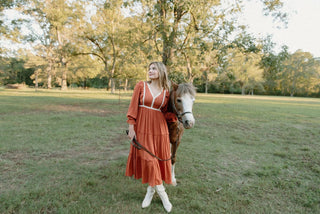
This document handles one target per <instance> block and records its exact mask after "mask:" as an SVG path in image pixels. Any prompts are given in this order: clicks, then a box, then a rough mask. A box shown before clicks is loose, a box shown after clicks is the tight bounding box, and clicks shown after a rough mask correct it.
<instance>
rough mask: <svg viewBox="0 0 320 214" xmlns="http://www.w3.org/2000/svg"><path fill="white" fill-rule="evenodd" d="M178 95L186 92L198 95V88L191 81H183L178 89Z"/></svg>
mask: <svg viewBox="0 0 320 214" xmlns="http://www.w3.org/2000/svg"><path fill="white" fill-rule="evenodd" d="M176 93H177V95H178V96H182V95H184V94H191V95H192V96H193V97H195V96H196V88H195V87H194V86H193V85H192V84H191V83H181V84H179V87H178V89H177V91H176Z"/></svg>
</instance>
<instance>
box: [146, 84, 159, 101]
mask: <svg viewBox="0 0 320 214" xmlns="http://www.w3.org/2000/svg"><path fill="white" fill-rule="evenodd" d="M147 85H148V88H149V91H150V93H151V96H152V97H153V99H155V98H157V97H158V96H159V95H160V94H161V93H162V91H163V89H161V90H160V92H159V93H158V94H157V95H156V96H154V95H153V92H152V90H151V88H150V85H149V83H147Z"/></svg>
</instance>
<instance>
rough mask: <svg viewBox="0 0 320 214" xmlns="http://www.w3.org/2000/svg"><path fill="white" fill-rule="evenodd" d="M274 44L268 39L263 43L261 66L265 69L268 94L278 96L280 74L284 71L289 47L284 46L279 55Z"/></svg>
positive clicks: (264, 75) (264, 76)
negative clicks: (275, 51) (274, 49)
mask: <svg viewBox="0 0 320 214" xmlns="http://www.w3.org/2000/svg"><path fill="white" fill-rule="evenodd" d="M274 45H275V44H274V43H273V42H272V41H271V38H270V37H268V38H267V39H266V40H265V41H264V42H263V47H262V57H261V62H260V66H261V68H262V69H263V78H264V87H265V90H266V91H267V92H268V94H276V91H277V90H278V89H279V78H280V75H279V74H280V73H281V72H282V71H283V69H284V61H285V60H286V59H287V58H288V56H289V53H288V47H287V46H282V50H281V52H280V53H279V54H275V53H274V52H273V48H274Z"/></svg>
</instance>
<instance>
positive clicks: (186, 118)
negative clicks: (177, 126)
mask: <svg viewBox="0 0 320 214" xmlns="http://www.w3.org/2000/svg"><path fill="white" fill-rule="evenodd" d="M182 124H183V127H184V128H185V129H191V128H192V127H193V126H194V124H195V119H194V117H193V114H192V113H191V112H186V113H184V114H183V115H182Z"/></svg>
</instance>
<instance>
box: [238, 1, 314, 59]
mask: <svg viewBox="0 0 320 214" xmlns="http://www.w3.org/2000/svg"><path fill="white" fill-rule="evenodd" d="M245 1H247V5H246V10H245V15H244V16H243V17H242V21H243V22H244V23H247V24H248V25H249V27H250V31H251V32H252V33H254V34H255V35H257V36H265V35H267V34H272V35H273V37H272V38H273V41H275V42H276V43H277V44H279V46H281V45H287V46H288V47H289V51H290V52H291V53H293V52H295V51H296V50H298V49H302V50H303V51H307V52H310V53H312V54H313V56H314V57H320V0H284V2H285V5H284V9H285V11H287V12H288V13H289V23H288V26H287V28H286V29H285V28H281V29H278V28H277V25H276V24H274V23H272V18H271V17H265V16H263V15H262V12H261V10H262V7H261V6H260V5H261V4H257V3H255V2H254V1H248V0H245Z"/></svg>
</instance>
